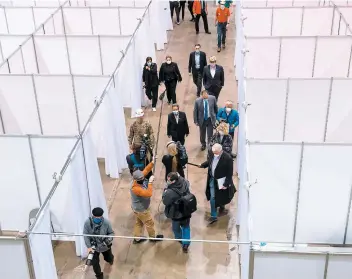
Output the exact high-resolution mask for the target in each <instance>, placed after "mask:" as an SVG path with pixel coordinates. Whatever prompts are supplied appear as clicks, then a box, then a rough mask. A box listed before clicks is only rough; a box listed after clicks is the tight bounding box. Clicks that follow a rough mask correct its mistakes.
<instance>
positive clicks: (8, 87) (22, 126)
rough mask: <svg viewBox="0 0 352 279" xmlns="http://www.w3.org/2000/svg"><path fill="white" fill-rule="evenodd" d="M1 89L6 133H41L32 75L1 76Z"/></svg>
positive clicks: (1, 104)
mask: <svg viewBox="0 0 352 279" xmlns="http://www.w3.org/2000/svg"><path fill="white" fill-rule="evenodd" d="M0 90H1V96H0V98H1V99H0V107H1V113H2V118H3V121H4V126H5V130H6V133H8V134H40V127H39V119H38V113H37V107H36V103H35V97H34V91H33V84H32V78H31V76H12V75H7V76H0Z"/></svg>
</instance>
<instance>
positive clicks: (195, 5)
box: [193, 0, 208, 15]
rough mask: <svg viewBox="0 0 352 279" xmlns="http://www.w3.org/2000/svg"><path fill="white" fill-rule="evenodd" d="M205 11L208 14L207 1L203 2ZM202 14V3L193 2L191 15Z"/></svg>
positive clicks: (196, 0)
mask: <svg viewBox="0 0 352 279" xmlns="http://www.w3.org/2000/svg"><path fill="white" fill-rule="evenodd" d="M204 2H205V11H206V12H207V13H208V4H207V1H205V0H204ZM201 13H202V3H201V1H200V0H195V1H194V2H193V14H196V15H200V14H201Z"/></svg>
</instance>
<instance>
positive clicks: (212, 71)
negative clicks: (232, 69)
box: [203, 56, 225, 101]
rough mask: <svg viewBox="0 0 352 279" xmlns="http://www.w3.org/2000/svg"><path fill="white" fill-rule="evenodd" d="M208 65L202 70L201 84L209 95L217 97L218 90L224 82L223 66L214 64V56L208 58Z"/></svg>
mask: <svg viewBox="0 0 352 279" xmlns="http://www.w3.org/2000/svg"><path fill="white" fill-rule="evenodd" d="M209 62H210V65H208V66H205V68H204V71H203V85H204V88H205V90H207V91H208V93H209V94H210V95H213V96H215V98H216V101H217V100H218V98H219V94H220V91H221V89H222V87H223V86H224V83H225V78H224V68H223V67H222V66H220V65H217V64H216V57H215V56H212V57H210V59H209Z"/></svg>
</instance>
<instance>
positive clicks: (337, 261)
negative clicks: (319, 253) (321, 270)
mask: <svg viewBox="0 0 352 279" xmlns="http://www.w3.org/2000/svg"><path fill="white" fill-rule="evenodd" d="M351 262H352V256H351V255H330V256H329V266H328V270H327V276H326V279H336V278H338V279H350V278H351V274H352V265H351Z"/></svg>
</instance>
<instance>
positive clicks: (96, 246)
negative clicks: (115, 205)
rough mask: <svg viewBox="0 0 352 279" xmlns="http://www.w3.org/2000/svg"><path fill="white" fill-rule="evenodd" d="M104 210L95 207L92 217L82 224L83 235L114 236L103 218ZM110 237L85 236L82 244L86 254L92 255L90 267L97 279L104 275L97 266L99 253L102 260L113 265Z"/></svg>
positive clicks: (111, 239) (109, 224)
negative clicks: (101, 255) (85, 248)
mask: <svg viewBox="0 0 352 279" xmlns="http://www.w3.org/2000/svg"><path fill="white" fill-rule="evenodd" d="M103 214H104V210H103V209H102V208H100V207H96V208H94V209H93V210H92V217H89V218H88V219H87V220H86V221H85V223H84V229H83V234H90V235H111V236H112V235H114V231H113V230H112V227H111V223H110V222H109V221H108V220H107V219H105V218H104V217H103ZM112 241H113V238H112V237H90V236H85V237H84V242H85V244H86V246H87V248H88V254H89V253H94V255H93V259H92V266H93V270H94V273H95V276H96V277H97V279H103V278H104V275H103V272H101V268H100V264H99V256H100V253H102V254H103V257H104V260H105V261H106V262H107V263H109V264H110V265H113V263H114V255H113V254H112V251H111V246H112Z"/></svg>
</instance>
